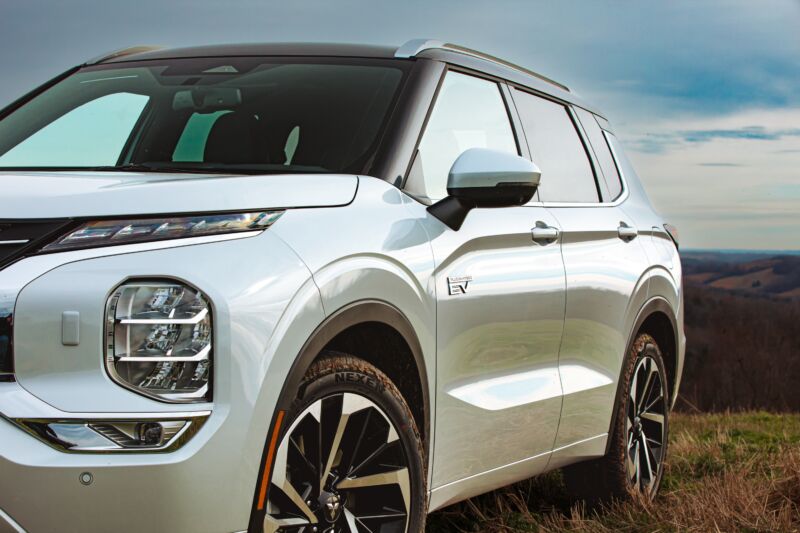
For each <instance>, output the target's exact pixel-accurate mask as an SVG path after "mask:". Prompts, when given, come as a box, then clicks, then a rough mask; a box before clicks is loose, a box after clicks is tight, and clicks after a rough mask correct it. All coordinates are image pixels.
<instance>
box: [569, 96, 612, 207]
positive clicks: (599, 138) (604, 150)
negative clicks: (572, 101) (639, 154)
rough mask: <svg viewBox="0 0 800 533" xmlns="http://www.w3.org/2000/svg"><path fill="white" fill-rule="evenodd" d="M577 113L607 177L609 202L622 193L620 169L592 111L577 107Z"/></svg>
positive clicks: (604, 175)
mask: <svg viewBox="0 0 800 533" xmlns="http://www.w3.org/2000/svg"><path fill="white" fill-rule="evenodd" d="M576 113H577V115H578V118H579V119H580V121H581V125H582V126H583V129H584V131H585V132H586V136H587V137H589V142H590V143H591V144H592V149H593V150H594V155H595V157H596V158H597V162H598V163H599V164H600V169H601V170H602V172H603V177H604V178H605V181H606V186H607V187H608V192H609V198H607V199H606V200H607V201H609V202H611V201H614V200H616V199H617V198H619V195H620V194H622V180H621V179H620V177H619V170H617V164H616V162H614V157H613V156H612V155H611V148H609V146H608V139H606V136H605V133H603V130H602V129H601V128H600V125H599V124H598V123H597V118H596V117H595V116H594V115H593V114H592V113H589V112H588V111H586V110H584V109H580V108H576Z"/></svg>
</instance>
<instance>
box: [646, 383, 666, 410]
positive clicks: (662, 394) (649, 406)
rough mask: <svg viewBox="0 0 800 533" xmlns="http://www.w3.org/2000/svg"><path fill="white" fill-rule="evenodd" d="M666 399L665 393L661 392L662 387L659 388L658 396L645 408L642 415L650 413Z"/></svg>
mask: <svg viewBox="0 0 800 533" xmlns="http://www.w3.org/2000/svg"><path fill="white" fill-rule="evenodd" d="M663 399H664V393H663V392H662V390H661V387H659V388H658V396H656V397H655V398H654V399H653V400H652V401H650V402H649V403H648V404H647V405H645V406H644V408H643V409H642V413H646V412H648V411H649V410H650V409H652V408H653V407H655V405H656V404H657V403H658V402H660V401H662V400H663Z"/></svg>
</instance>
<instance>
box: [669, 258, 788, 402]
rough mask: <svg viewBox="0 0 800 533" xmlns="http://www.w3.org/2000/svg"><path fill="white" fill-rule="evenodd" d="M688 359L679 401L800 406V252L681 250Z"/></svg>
mask: <svg viewBox="0 0 800 533" xmlns="http://www.w3.org/2000/svg"><path fill="white" fill-rule="evenodd" d="M681 262H682V264H683V273H684V282H685V285H686V288H685V295H684V302H685V306H686V315H685V325H686V337H687V347H686V350H687V351H686V363H685V367H684V373H683V383H682V385H681V392H680V395H679V401H678V406H679V407H680V408H683V409H689V410H693V409H694V408H697V409H700V410H703V411H724V410H727V409H732V410H740V409H767V410H772V411H782V410H793V411H797V410H800V386H798V383H800V336H798V335H796V334H795V328H797V325H798V324H800V254H796V253H795V254H793V253H785V252H777V253H758V252H743V251H733V252H727V251H726V252H720V251H708V250H689V251H682V252H681Z"/></svg>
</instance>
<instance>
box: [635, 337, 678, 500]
mask: <svg viewBox="0 0 800 533" xmlns="http://www.w3.org/2000/svg"><path fill="white" fill-rule="evenodd" d="M652 351H655V350H654V349H653V350H652ZM648 352H651V349H645V351H644V353H643V354H642V355H641V356H640V357H639V359H638V361H637V362H636V367H635V369H634V371H633V379H631V383H630V386H629V390H628V405H627V408H626V416H625V433H626V434H627V442H626V447H627V451H626V461H625V471H626V473H627V475H628V483H629V484H630V486H631V488H632V489H633V490H636V491H638V492H641V493H642V494H643V495H645V496H647V497H649V498H652V497H653V496H655V493H656V491H657V490H658V485H659V482H660V480H661V474H662V471H663V464H662V463H663V458H664V448H665V446H664V445H665V442H666V436H667V409H668V407H667V397H666V392H665V391H666V387H665V385H664V374H663V373H662V372H661V366H663V364H662V365H659V362H658V361H656V359H655V357H659V356H658V355H656V354H651V353H648ZM659 359H660V357H659Z"/></svg>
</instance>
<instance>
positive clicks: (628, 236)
mask: <svg viewBox="0 0 800 533" xmlns="http://www.w3.org/2000/svg"><path fill="white" fill-rule="evenodd" d="M617 235H618V236H619V238H620V239H622V240H623V241H625V242H630V241H632V240H633V239H635V238H636V237H637V236H638V235H639V230H637V229H636V228H634V227H632V226H629V225H627V224H626V223H625V222H620V223H619V227H618V228H617Z"/></svg>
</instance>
